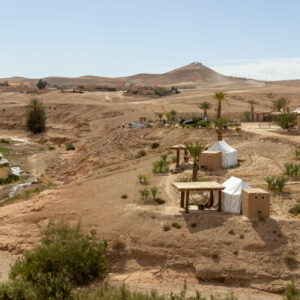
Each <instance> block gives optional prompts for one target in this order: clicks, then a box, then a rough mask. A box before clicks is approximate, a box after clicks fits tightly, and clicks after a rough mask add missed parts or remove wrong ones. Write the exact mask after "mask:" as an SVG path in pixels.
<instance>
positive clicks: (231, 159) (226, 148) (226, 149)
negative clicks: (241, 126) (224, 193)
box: [208, 141, 237, 168]
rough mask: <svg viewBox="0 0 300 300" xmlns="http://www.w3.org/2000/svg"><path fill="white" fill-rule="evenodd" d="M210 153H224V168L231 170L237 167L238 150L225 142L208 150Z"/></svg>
mask: <svg viewBox="0 0 300 300" xmlns="http://www.w3.org/2000/svg"><path fill="white" fill-rule="evenodd" d="M208 150H209V151H221V152H222V167H223V168H229V167H234V166H236V165H237V150H236V149H234V148H232V147H231V146H230V145H228V144H227V143H226V142H225V141H219V142H217V143H215V144H214V145H213V146H212V147H210V148H209V149H208Z"/></svg>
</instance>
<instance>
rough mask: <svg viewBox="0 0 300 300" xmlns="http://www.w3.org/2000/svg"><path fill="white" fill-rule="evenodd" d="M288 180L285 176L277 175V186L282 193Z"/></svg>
mask: <svg viewBox="0 0 300 300" xmlns="http://www.w3.org/2000/svg"><path fill="white" fill-rule="evenodd" d="M286 182H287V179H286V178H284V177H277V178H276V186H277V189H278V192H279V193H281V192H282V191H283V189H284V187H285V184H286Z"/></svg>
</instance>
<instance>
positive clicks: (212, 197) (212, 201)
mask: <svg viewBox="0 0 300 300" xmlns="http://www.w3.org/2000/svg"><path fill="white" fill-rule="evenodd" d="M213 205H214V192H213V191H210V195H209V207H212V206H213Z"/></svg>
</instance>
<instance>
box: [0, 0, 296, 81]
mask: <svg viewBox="0 0 300 300" xmlns="http://www.w3.org/2000/svg"><path fill="white" fill-rule="evenodd" d="M299 12H300V0H128V1H126V0H110V1H109V0H107V1H106V0H105V1H104V0H85V1H83V0H52V1H40V0H39V1H33V0H27V1H24V0H19V1H16V0H15V1H3V0H0V28H1V33H0V54H1V55H0V77H8V76H15V75H19V76H28V77H44V76H50V75H53V76H54V75H55V76H81V75H88V74H92V75H103V76H120V75H131V74H135V73H141V72H148V73H161V72H166V71H169V70H171V69H173V68H175V67H180V66H183V65H186V64H188V63H191V62H194V61H198V62H202V63H203V64H205V65H207V66H209V67H212V68H214V69H215V70H217V71H219V72H222V73H223V74H227V75H233V76H244V77H252V78H257V79H267V80H273V79H293V78H299V79H300V18H299Z"/></svg>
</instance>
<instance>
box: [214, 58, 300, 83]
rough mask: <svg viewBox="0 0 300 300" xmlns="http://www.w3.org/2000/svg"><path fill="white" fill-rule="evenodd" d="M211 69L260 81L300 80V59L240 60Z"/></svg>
mask: <svg viewBox="0 0 300 300" xmlns="http://www.w3.org/2000/svg"><path fill="white" fill-rule="evenodd" d="M211 68H212V69H213V70H215V71H217V72H219V73H221V74H223V75H229V76H236V77H246V78H253V79H258V80H289V79H300V58H286V59H283V58H280V59H256V60H249V61H246V60H245V61H243V60H239V61H231V62H228V63H226V64H220V65H215V66H211Z"/></svg>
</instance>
